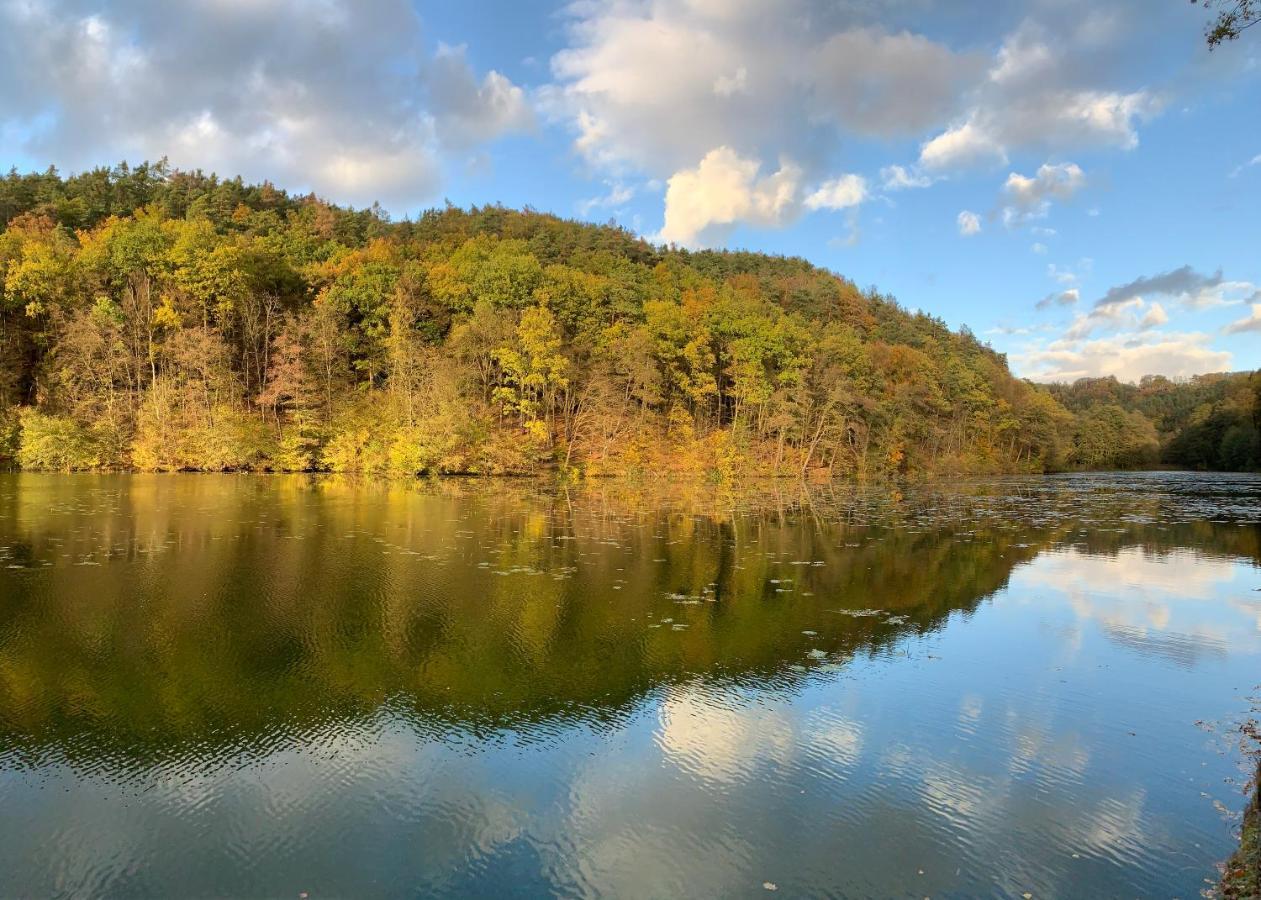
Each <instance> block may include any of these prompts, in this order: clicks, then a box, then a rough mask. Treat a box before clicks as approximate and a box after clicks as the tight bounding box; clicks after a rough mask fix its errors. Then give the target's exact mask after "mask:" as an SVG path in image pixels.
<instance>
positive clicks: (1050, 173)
mask: <svg viewBox="0 0 1261 900" xmlns="http://www.w3.org/2000/svg"><path fill="white" fill-rule="evenodd" d="M1085 186H1086V173H1085V172H1083V171H1082V170H1081V167H1080V166H1078V165H1077V164H1076V163H1071V162H1066V163H1059V164H1058V165H1051V164H1049V163H1045V164H1043V165H1041V166H1039V167H1038V171H1037V172H1036V173H1035V174H1034V175H1033V176H1032V177H1030V176H1027V175H1021V174H1020V173H1019V172H1012V173H1011V174H1010V175H1008V176H1007V181H1006V182H1005V183H1004V184H1003V197H1004V199H1005V201H1006V205H1005V206H1004V207H1003V221H1004V222H1005V223H1006V224H1008V225H1017V224H1020V223H1022V222H1025V221H1027V220H1029V219H1040V218H1045V217H1046V215H1047V213H1048V211H1049V210H1050V208H1051V201H1052V200H1060V201H1063V200H1069V199H1071V198H1072V196H1073V195H1074V194H1076V193H1077V192H1078V191H1080V190H1081V189H1082V188H1084V187H1085Z"/></svg>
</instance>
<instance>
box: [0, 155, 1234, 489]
mask: <svg viewBox="0 0 1261 900" xmlns="http://www.w3.org/2000/svg"><path fill="white" fill-rule="evenodd" d="M0 228H2V229H3V230H2V231H0V455H3V456H4V457H6V458H8V459H9V460H11V461H14V462H16V463H17V464H20V465H21V466H23V467H27V468H37V469H56V470H76V469H106V468H123V467H131V468H140V469H149V470H214V471H222V470H272V471H346V472H366V473H379V474H395V475H416V474H443V473H481V474H507V473H536V472H543V471H561V472H563V473H565V474H567V475H582V474H586V475H593V476H594V475H607V474H648V473H681V474H693V475H703V476H706V477H714V478H731V477H735V476H738V475H741V474H767V475H770V474H774V475H794V476H796V475H806V476H811V477H856V478H888V477H905V476H911V477H915V476H924V475H930V474H938V473H964V472H971V473H985V472H1024V471H1029V472H1039V471H1046V470H1054V469H1062V468H1115V467H1131V466H1145V465H1152V464H1155V463H1157V462H1160V461H1167V462H1173V463H1177V464H1181V465H1191V466H1197V467H1230V468H1254V467H1256V466H1257V465H1258V460H1257V452H1256V434H1257V433H1256V406H1255V391H1254V392H1253V393H1252V394H1247V391H1248V390H1251V388H1250V387H1249V385H1250V384H1251V383H1250V382H1249V381H1248V379H1247V377H1246V376H1227V377H1225V380H1224V381H1223V382H1222V383H1223V384H1230V385H1235V387H1234V388H1230V389H1227V388H1226V387H1222V388H1220V390H1219V389H1218V388H1217V387H1212V388H1211V389H1210V388H1209V387H1208V385H1217V383H1218V382H1217V381H1216V380H1213V379H1208V380H1196V381H1193V382H1191V383H1188V384H1178V385H1174V384H1171V383H1163V384H1161V385H1160V386H1159V389H1157V388H1156V387H1153V385H1155V384H1156V382H1151V383H1149V382H1148V381H1145V382H1144V384H1143V385H1141V386H1138V387H1132V386H1125V385H1116V384H1115V382H1113V383H1112V385H1113V386H1114V387H1108V388H1107V389H1103V388H1100V387H1098V383H1094V382H1088V383H1084V384H1079V385H1075V386H1073V387H1071V388H1064V387H1051V388H1047V387H1044V386H1039V385H1035V384H1031V383H1029V382H1027V381H1022V380H1020V379H1017V378H1014V377H1013V376H1012V375H1011V374H1010V372H1009V370H1008V368H1007V362H1006V359H1005V358H1004V357H1003V356H1002V355H1001V354H999V353H996V352H995V351H994V350H992V349H991V348H990V347H989V346H987V345H986V344H983V343H982V342H980V341H978V340H977V339H976V338H975V337H974V336H973V335H972V334H971V333H970V332H968V331H967V330H966V329H965V330H963V331H961V332H952V331H950V329H948V328H947V327H946V326H945V324H944V323H943V322H942V321H941V320H939V319H937V318H934V317H932V316H928V315H924V314H922V313H911V312H908V311H906V310H904V309H903V308H901V307H900V306H899V305H898V304H897V303H896V301H894V300H893V299H892V298H891V297H888V296H885V295H882V294H880V293H879V292H878V291H876V290H874V289H867V290H860V289H859V288H858V287H857V286H855V285H854V284H853V283H851V282H849V281H847V280H846V279H844V278H841V277H838V276H837V275H835V274H833V273H830V272H827V271H824V270H822V269H819V268H816V267H814V266H812V265H810V264H808V263H807V262H805V261H804V260H801V259H796V258H785V257H777V256H767V255H764V254H755V253H743V252H688V251H684V250H679V249H673V248H663V247H655V246H652V245H650V244H648V243H646V242H645V241H643V240H642V239H640V238H637V237H636V236H634V235H633V234H631V233H629V232H627V231H625V230H624V229H621V228H618V227H616V226H615V225H607V226H595V225H589V224H583V223H578V222H572V221H566V220H562V219H559V218H557V217H555V216H552V215H548V214H544V213H539V212H535V211H532V210H529V209H526V210H522V211H516V210H510V209H505V208H502V207H497V206H491V207H483V208H474V209H470V210H462V209H457V208H453V207H449V206H448V207H447V208H444V209H434V210H430V211H428V212H425V213H424V214H423V215H421V216H420V217H419V218H418V219H416V220H414V221H411V220H408V221H399V222H391V221H390V220H389V218H388V217H387V216H386V215H385V214H384V213H383V212H382V211H381V210H380V209H376V208H373V209H367V210H353V209H344V208H339V207H336V206H333V205H331V204H328V203H325V202H323V201H322V200H320V199H318V198H316V197H314V196H293V195H290V194H288V193H286V192H285V191H283V190H280V189H277V188H276V187H274V186H272V185H270V184H266V183H264V184H257V185H254V184H246V183H243V182H242V181H241V180H240V179H233V180H223V179H219V178H217V177H215V176H213V175H206V174H203V173H201V172H181V171H176V170H172V169H170V168H169V167H168V166H167V165H166V164H165V163H158V164H152V165H151V164H145V165H141V166H136V167H129V166H127V165H120V166H117V167H115V168H113V169H104V168H102V169H95V170H92V171H90V172H86V173H83V174H80V175H75V176H71V177H62V176H61V175H59V174H58V173H57V172H56V171H55V170H52V169H50V170H48V171H47V172H43V173H37V174H19V173H17V172H11V173H10V174H9V175H8V177H7V178H4V179H0ZM1131 392H1132V393H1131ZM1245 395H1247V396H1245ZM1156 396H1159V397H1160V398H1161V399H1159V400H1157V399H1153V398H1154V397H1156ZM1248 397H1252V398H1253V399H1252V401H1251V402H1252V403H1253V405H1252V406H1251V407H1249V406H1248V405H1247V404H1248V402H1249V401H1248ZM1166 407H1168V410H1174V411H1175V412H1172V413H1171V412H1169V411H1168V410H1167V409H1166ZM1210 445H1211V447H1212V450H1211V451H1210V450H1209V449H1206V448H1208V447H1209V446H1210Z"/></svg>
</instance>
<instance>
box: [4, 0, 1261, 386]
mask: <svg viewBox="0 0 1261 900" xmlns="http://www.w3.org/2000/svg"><path fill="white" fill-rule="evenodd" d="M1189 6H1190V5H1189V4H1186V3H1184V2H1177V0H1168V2H1164V0H1161V2H1159V3H1154V2H1151V0H1116V2H1113V3H1110V4H1107V5H1103V6H1101V5H1100V4H1096V3H1089V2H1085V0H1055V2H1052V0H996V2H995V3H994V4H987V5H985V8H984V9H981V8H979V5H977V4H965V3H960V2H954V0H839V2H837V0H832V2H825V0H609V2H595V0H576V2H571V3H565V4H561V3H550V4H542V5H538V6H537V7H535V8H533V9H528V10H526V12H525V13H524V15H525V20H526V27H522V28H513V27H511V26H510V25H509V24H508V23H507V21H506V17H507V16H508V15H509V14H510V13H511V12H512V9H513V8H512V7H509V6H508V5H507V3H506V0H504V2H495V3H492V4H490V6H489V7H487V8H485V9H483V10H481V11H480V12H479V14H478V15H477V16H474V17H470V18H467V19H465V20H460V19H458V18H453V17H452V15H451V13H450V11H449V10H444V9H442V8H441V7H437V6H436V5H435V8H429V6H428V5H426V4H418V5H412V4H411V3H409V2H407V0H355V2H353V3H352V2H351V0H257V2H247V0H172V2H169V3H167V4H163V5H161V6H158V5H156V4H152V3H148V2H143V0H0V136H3V137H4V144H3V146H6V147H9V148H12V149H11V150H10V153H11V155H12V156H13V159H11V160H9V161H11V162H13V163H14V164H25V165H28V166H29V165H38V164H47V163H49V162H52V163H56V164H57V165H59V166H62V167H65V168H78V169H81V168H86V167H89V166H93V165H99V164H102V163H108V162H110V161H113V160H117V159H122V158H130V159H133V160H136V159H140V158H151V159H152V158H157V157H161V156H167V157H169V158H170V159H171V161H172V163H173V164H175V165H178V166H181V167H190V168H191V167H199V168H204V169H208V170H210V169H212V170H215V171H218V172H220V173H224V174H236V173H240V174H242V175H243V176H245V177H247V178H252V179H263V178H265V179H269V180H272V181H274V182H276V183H279V184H282V185H284V186H287V187H291V188H295V189H301V190H306V189H310V190H314V191H316V192H318V193H320V194H323V195H325V196H328V197H329V198H331V199H333V200H335V201H339V202H343V203H351V204H355V205H361V206H362V205H367V204H369V203H372V202H374V201H380V202H382V203H383V204H384V205H385V206H386V208H388V209H390V210H391V211H392V212H394V213H396V214H399V213H414V212H415V211H416V210H417V209H419V208H421V207H422V206H423V205H426V204H431V203H433V202H434V201H435V200H437V199H438V198H440V197H441V196H443V194H444V193H447V192H451V191H454V193H455V196H454V199H456V200H457V202H464V203H469V202H486V201H487V200H497V199H500V198H501V197H502V196H503V195H504V194H507V195H509V196H517V197H523V198H525V199H524V201H523V202H530V203H532V204H533V205H536V206H547V207H551V208H556V205H557V203H560V204H562V208H560V209H558V211H559V212H562V213H568V214H576V215H580V216H587V217H592V218H606V217H608V216H615V217H617V218H618V219H619V220H622V221H625V222H627V223H628V224H629V225H630V226H631V227H633V228H634V229H635V230H637V231H639V232H640V233H643V234H644V235H645V236H647V237H649V238H651V239H653V240H657V241H663V242H671V243H676V244H679V245H682V246H687V247H710V246H724V245H735V244H739V245H742V246H751V247H753V248H756V249H767V250H771V251H773V252H783V251H788V252H795V253H800V254H801V255H805V256H807V257H808V258H811V259H813V260H814V261H815V262H818V263H820V264H823V265H827V266H829V267H831V268H833V269H836V270H838V271H842V272H844V273H845V274H847V275H849V276H851V277H854V278H856V279H857V280H859V281H860V283H865V282H866V281H868V280H869V281H874V282H879V283H880V284H881V285H882V287H885V288H890V289H892V291H893V293H895V294H897V295H899V296H901V297H902V298H903V300H904V301H905V302H907V303H908V304H909V305H914V306H918V307H921V308H926V309H931V310H932V311H933V312H934V313H936V314H940V315H942V316H943V317H945V318H946V319H947V321H950V322H952V323H953V324H962V323H969V324H972V325H973V326H975V327H977V329H978V331H984V332H985V334H986V335H987V336H990V337H991V338H992V339H993V340H994V342H995V344H996V345H997V346H998V348H999V349H1001V350H1004V351H1005V352H1007V353H1008V354H1009V356H1010V359H1011V361H1012V364H1013V367H1014V368H1015V370H1016V371H1017V372H1018V373H1020V374H1024V375H1027V376H1030V377H1035V378H1042V379H1071V378H1075V377H1081V376H1085V375H1103V374H1113V375H1116V376H1118V377H1120V378H1124V379H1127V380H1132V379H1135V378H1137V377H1140V376H1141V375H1143V374H1148V373H1159V374H1166V375H1173V376H1183V375H1190V374H1194V373H1198V372H1203V371H1214V370H1221V369H1226V368H1232V367H1240V368H1242V367H1253V366H1258V365H1261V352H1259V351H1258V349H1257V342H1256V335H1257V333H1258V331H1261V324H1258V323H1259V322H1261V288H1258V283H1261V268H1259V266H1261V262H1259V261H1258V258H1257V256H1256V254H1255V246H1256V240H1257V237H1259V236H1261V235H1259V234H1258V232H1257V229H1256V225H1255V223H1254V222H1253V218H1254V217H1253V216H1252V215H1250V213H1249V211H1250V210H1253V209H1255V208H1256V201H1257V200H1258V199H1261V197H1258V194H1259V193H1261V166H1258V165H1256V162H1257V159H1259V158H1261V157H1258V156H1257V153H1258V151H1261V122H1259V120H1258V117H1257V116H1256V115H1255V104H1254V103H1250V102H1249V98H1250V97H1253V98H1255V96H1256V95H1257V93H1256V91H1257V88H1258V86H1259V85H1261V55H1259V51H1258V49H1257V47H1258V46H1261V42H1257V43H1256V44H1255V45H1247V44H1245V42H1240V43H1239V44H1238V45H1237V46H1228V47H1224V48H1222V49H1220V50H1219V51H1217V52H1216V53H1215V54H1209V53H1207V51H1206V50H1205V48H1204V46H1203V40H1202V29H1203V25H1204V17H1203V11H1202V10H1196V9H1194V8H1188V7H1189ZM515 9H516V10H517V12H518V13H520V11H521V8H520V7H516V8H515ZM1206 132H1208V133H1211V134H1212V135H1214V136H1215V137H1214V139H1213V140H1212V141H1211V143H1210V144H1207V145H1206V144H1204V138H1205V136H1206ZM1197 142H1198V143H1197ZM1203 146H1211V147H1212V149H1211V151H1209V152H1207V153H1206V152H1203V151H1197V150H1196V148H1197V147H1203ZM532 192H533V193H534V194H536V196H531V194H532ZM448 195H449V194H448ZM545 201H546V202H545ZM565 205H567V208H566V206H565ZM1249 227H1251V229H1252V232H1251V239H1250V240H1249V234H1248V228H1249ZM1249 248H1251V251H1252V252H1249ZM1092 297H1093V298H1096V299H1093V300H1092V299H1091V298H1092ZM1039 298H1040V299H1039ZM987 325H988V326H989V327H988V328H987V327H986V326H987Z"/></svg>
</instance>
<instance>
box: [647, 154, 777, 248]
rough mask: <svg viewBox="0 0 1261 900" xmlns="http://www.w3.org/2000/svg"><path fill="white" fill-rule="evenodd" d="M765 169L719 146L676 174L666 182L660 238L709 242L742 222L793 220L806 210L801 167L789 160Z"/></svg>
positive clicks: (773, 223) (770, 223)
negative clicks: (763, 173)
mask: <svg viewBox="0 0 1261 900" xmlns="http://www.w3.org/2000/svg"><path fill="white" fill-rule="evenodd" d="M760 169H761V164H760V163H759V162H758V160H756V159H746V158H744V157H741V156H740V155H739V154H737V153H736V152H735V151H734V150H732V149H731V148H730V147H718V148H716V149H714V150H711V151H710V152H709V153H707V154H705V157H704V158H703V159H702V160H701V161H700V164H699V165H698V166H697V167H696V168H695V169H684V170H681V171H678V172H676V173H675V174H674V175H672V176H671V177H670V180H669V182H668V184H667V186H666V209H665V225H664V227H663V228H662V229H661V233H660V235H658V237H659V239H660V240H662V241H666V242H671V243H677V244H682V245H684V246H699V245H706V244H708V243H710V242H711V241H712V239H713V238H714V237H715V235H716V234H721V233H722V232H723V231H725V230H726V229H727V228H729V227H730V226H732V225H735V224H736V223H739V222H749V223H752V224H755V225H762V226H778V225H782V224H784V223H785V222H787V221H789V220H791V219H792V218H793V217H795V216H796V215H797V214H798V213H799V212H800V199H799V195H800V188H801V169H800V168H798V167H797V166H796V165H794V164H793V163H791V162H788V161H783V162H781V165H780V168H779V170H778V171H776V172H774V173H773V174H770V175H766V176H759V170H760Z"/></svg>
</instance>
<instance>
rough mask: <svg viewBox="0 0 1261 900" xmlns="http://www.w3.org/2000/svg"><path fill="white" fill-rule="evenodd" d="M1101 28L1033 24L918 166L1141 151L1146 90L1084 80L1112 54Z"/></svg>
mask: <svg viewBox="0 0 1261 900" xmlns="http://www.w3.org/2000/svg"><path fill="white" fill-rule="evenodd" d="M1102 38H1103V35H1102V33H1101V31H1100V30H1099V29H1083V28H1072V27H1066V28H1062V29H1060V32H1059V33H1056V32H1053V31H1051V30H1049V29H1048V28H1047V27H1046V26H1044V25H1039V24H1037V23H1035V22H1033V21H1032V20H1030V21H1027V22H1026V23H1025V24H1024V25H1023V26H1022V27H1020V28H1019V29H1017V30H1016V31H1015V32H1014V33H1013V34H1011V35H1009V36H1008V38H1007V39H1006V40H1005V41H1004V43H1003V45H1002V47H1001V48H1000V49H999V51H998V53H997V55H996V57H995V59H994V62H993V64H992V65H991V67H990V69H989V72H988V76H987V77H986V78H985V79H984V80H983V81H982V82H981V83H980V84H979V85H978V86H977V87H976V88H975V89H974V90H973V91H972V92H971V94H970V97H969V101H970V102H969V105H968V109H967V112H966V113H965V114H964V115H963V116H961V117H960V118H959V119H958V120H957V121H956V122H955V123H954V124H952V125H951V126H950V127H949V128H946V129H945V130H944V131H942V132H941V133H939V134H938V135H937V136H935V137H933V138H932V139H930V140H928V141H926V142H925V143H924V144H923V146H922V148H921V151H920V162H921V164H922V165H924V166H925V167H927V168H930V169H935V170H942V169H947V168H957V167H962V166H970V165H977V164H983V163H995V162H997V163H1003V162H1006V161H1007V158H1008V156H1009V154H1010V153H1011V152H1013V151H1016V150H1030V149H1062V148H1070V147H1079V146H1111V147H1118V148H1121V149H1132V148H1134V147H1136V146H1138V132H1137V123H1138V122H1140V121H1142V120H1144V119H1145V118H1148V117H1150V116H1153V115H1155V114H1156V113H1157V112H1158V111H1159V109H1160V100H1159V98H1158V97H1157V96H1156V95H1154V94H1152V93H1151V92H1150V91H1148V90H1146V89H1140V90H1133V91H1123V90H1112V89H1107V88H1103V87H1100V86H1099V85H1097V84H1092V83H1090V82H1089V81H1085V80H1083V73H1091V74H1095V73H1097V72H1098V71H1100V70H1101V69H1102V68H1103V67H1102V65H1101V64H1099V61H1100V60H1101V59H1102V58H1104V57H1106V55H1107V54H1109V53H1111V52H1113V48H1112V47H1111V41H1110V40H1105V39H1102Z"/></svg>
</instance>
